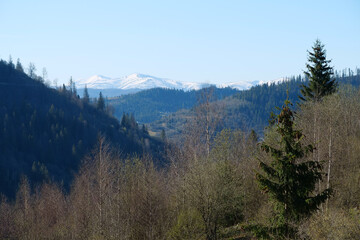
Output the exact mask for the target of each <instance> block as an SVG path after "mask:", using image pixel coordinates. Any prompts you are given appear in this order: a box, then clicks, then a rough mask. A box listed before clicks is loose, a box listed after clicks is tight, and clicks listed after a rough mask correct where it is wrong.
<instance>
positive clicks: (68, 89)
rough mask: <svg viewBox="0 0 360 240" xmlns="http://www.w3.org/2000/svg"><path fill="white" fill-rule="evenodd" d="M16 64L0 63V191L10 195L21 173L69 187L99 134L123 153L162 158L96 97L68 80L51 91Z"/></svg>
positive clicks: (157, 144)
mask: <svg viewBox="0 0 360 240" xmlns="http://www.w3.org/2000/svg"><path fill="white" fill-rule="evenodd" d="M19 66H21V63H20V61H18V63H17V64H16V66H14V64H12V63H11V62H5V61H0V149H1V154H0V192H1V193H3V194H5V195H6V196H8V197H10V198H14V197H15V192H16V188H17V186H18V183H19V180H20V177H21V175H26V176H28V178H29V179H30V180H31V183H32V184H37V183H41V182H42V181H44V180H46V181H52V182H63V183H64V187H65V188H66V189H69V186H70V183H71V181H72V178H73V175H74V173H75V172H77V171H78V167H79V165H80V161H81V159H82V158H83V157H84V156H85V155H86V154H87V153H88V152H89V151H90V150H91V149H92V148H93V146H94V145H95V144H96V139H97V136H98V135H99V134H102V135H104V136H106V138H107V139H108V141H109V142H111V143H112V144H113V145H114V146H115V147H117V148H118V149H119V151H121V152H122V154H124V155H127V154H137V155H140V156H141V155H142V154H150V155H154V156H156V158H157V159H159V162H160V161H162V155H161V151H162V149H163V143H162V142H161V141H160V140H159V139H154V138H151V137H150V136H149V134H148V133H147V132H145V131H142V129H141V128H140V127H139V126H138V125H137V124H132V125H129V126H127V127H126V128H124V126H122V125H121V124H120V123H119V121H118V120H117V119H115V118H114V117H112V116H111V114H110V113H109V108H107V107H106V104H105V99H104V98H103V97H102V96H101V95H100V97H99V98H98V99H97V101H90V99H89V98H86V97H85V98H82V99H80V98H79V96H78V94H77V90H76V87H75V84H74V82H73V81H72V80H70V81H69V85H68V86H65V85H63V86H61V87H59V88H57V89H52V88H49V87H47V86H46V85H45V84H44V82H43V81H42V80H39V77H38V76H36V75H35V73H33V75H32V77H33V78H31V77H30V75H26V74H25V73H24V71H23V70H21V69H22V68H20V67H19ZM19 69H20V70H19ZM28 74H29V73H28Z"/></svg>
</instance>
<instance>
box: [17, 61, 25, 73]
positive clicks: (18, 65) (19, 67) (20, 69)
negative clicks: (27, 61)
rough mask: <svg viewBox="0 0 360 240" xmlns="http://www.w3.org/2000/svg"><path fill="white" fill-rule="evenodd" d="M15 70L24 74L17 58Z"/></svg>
mask: <svg viewBox="0 0 360 240" xmlns="http://www.w3.org/2000/svg"><path fill="white" fill-rule="evenodd" d="M15 69H16V70H18V71H19V72H24V68H23V66H22V64H21V62H20V59H19V58H18V59H17V62H16V67H15Z"/></svg>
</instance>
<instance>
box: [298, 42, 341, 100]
mask: <svg viewBox="0 0 360 240" xmlns="http://www.w3.org/2000/svg"><path fill="white" fill-rule="evenodd" d="M312 49H313V52H308V54H309V56H308V61H309V63H307V64H306V68H307V69H308V71H305V72H304V73H305V76H306V77H307V78H308V79H309V85H308V86H306V85H304V84H303V85H302V86H301V94H302V96H299V97H300V99H301V100H303V101H314V102H318V101H319V100H320V99H321V98H323V97H324V96H326V95H329V94H332V93H334V92H335V91H336V88H337V83H336V81H335V80H336V79H335V78H332V75H333V68H332V67H331V66H330V65H329V63H330V62H331V60H326V50H325V49H324V45H323V44H322V43H321V42H320V40H318V39H317V40H316V42H315V43H314V46H313V47H312Z"/></svg>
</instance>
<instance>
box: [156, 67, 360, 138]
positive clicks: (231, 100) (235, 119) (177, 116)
mask: <svg viewBox="0 0 360 240" xmlns="http://www.w3.org/2000/svg"><path fill="white" fill-rule="evenodd" d="M335 78H336V79H337V82H338V84H339V86H340V87H342V86H344V85H352V86H354V87H356V88H358V87H359V86H360V70H359V69H356V71H355V73H354V72H353V71H351V70H349V69H347V70H344V71H342V72H335ZM302 84H305V85H307V84H308V80H307V79H305V78H303V77H301V76H296V77H290V78H288V79H287V80H286V81H283V82H280V83H272V84H262V85H257V86H254V87H252V88H251V89H249V90H243V91H239V92H237V93H235V94H234V95H232V96H229V97H227V98H225V99H222V100H218V101H216V102H214V103H213V104H214V105H221V106H222V107H221V115H222V118H221V120H222V121H221V124H220V126H219V130H220V129H222V128H229V129H242V130H245V131H249V129H254V130H255V131H256V132H257V133H258V134H259V135H262V134H263V130H264V128H265V127H266V126H267V125H268V120H269V116H270V113H271V112H275V113H276V111H277V110H276V106H282V104H283V102H284V100H285V99H286V98H287V97H289V100H290V101H291V102H292V103H294V105H295V106H294V107H295V108H296V104H297V103H298V102H299V98H298V96H299V95H300V86H301V85H302ZM194 114H195V113H194V111H193V109H185V110H184V109H182V110H179V111H177V112H176V113H172V114H168V115H166V116H163V117H162V118H161V119H160V120H157V121H155V122H153V123H151V124H150V125H149V129H150V130H151V131H153V132H155V133H157V134H160V133H161V131H162V130H165V132H166V135H167V136H168V137H169V138H173V139H177V138H178V137H179V135H180V134H181V133H182V130H183V128H184V126H186V123H187V122H188V119H189V118H191V116H193V115H194Z"/></svg>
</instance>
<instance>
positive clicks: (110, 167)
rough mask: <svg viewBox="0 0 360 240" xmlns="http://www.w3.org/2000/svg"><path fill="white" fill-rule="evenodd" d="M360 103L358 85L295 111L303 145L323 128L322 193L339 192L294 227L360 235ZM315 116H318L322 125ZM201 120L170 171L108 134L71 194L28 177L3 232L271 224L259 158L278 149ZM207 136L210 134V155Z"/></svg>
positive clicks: (188, 231) (219, 232)
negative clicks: (126, 153)
mask: <svg viewBox="0 0 360 240" xmlns="http://www.w3.org/2000/svg"><path fill="white" fill-rule="evenodd" d="M339 106H341V107H339ZM359 109H360V95H359V91H358V90H355V89H353V88H348V89H341V90H340V91H339V92H337V93H336V94H334V95H331V96H328V97H325V98H324V100H323V101H322V102H319V103H308V104H306V105H304V106H303V107H302V108H301V111H298V113H297V115H296V118H295V121H296V122H295V123H296V126H297V128H300V129H303V133H304V136H305V139H304V140H305V141H304V144H305V145H306V144H307V143H314V141H313V133H314V131H315V132H316V133H317V134H319V136H318V138H319V139H320V141H319V142H317V143H316V144H315V147H316V150H315V151H314V154H310V155H309V156H308V157H307V159H308V160H314V159H315V160H316V161H317V160H318V159H319V160H320V162H321V164H322V167H323V168H322V171H321V172H322V177H323V178H322V181H320V182H319V183H320V184H318V183H316V189H315V192H317V191H321V189H322V190H323V189H326V188H331V189H332V195H331V197H330V198H329V199H328V200H327V201H325V202H324V203H323V204H322V205H320V208H319V210H318V211H317V212H315V214H313V215H312V216H310V217H309V218H306V219H304V220H303V221H302V222H300V223H298V224H297V225H296V228H297V231H298V232H299V234H300V235H301V236H303V237H304V238H305V237H307V238H308V239H328V236H331V237H332V238H334V239H356V238H357V236H359V234H360V226H359V223H358V218H359V217H360V211H359V209H358V207H359V203H360V191H359V189H360V181H359V176H358V173H359V172H360V161H359V158H358V156H359V155H360V149H359V144H360V142H359V141H360V140H359V139H360V124H359V121H358V118H359V117H360V110H359ZM315 113H316V114H318V116H319V118H318V119H317V124H316V125H315V126H314V124H313V121H312V117H313V116H314V114H315ZM199 117H200V115H199V116H198V119H194V121H193V123H192V124H189V125H188V131H187V134H188V135H187V137H186V141H185V142H184V146H183V148H182V149H178V148H175V147H174V146H172V145H169V146H168V148H167V157H168V159H169V161H170V163H171V164H170V165H169V166H168V167H167V168H157V167H155V166H154V164H153V160H154V159H151V158H149V157H143V158H132V159H130V158H121V157H119V155H118V153H117V149H116V148H111V147H110V146H108V145H107V144H106V141H104V139H101V138H100V139H99V140H98V144H97V147H96V148H95V149H94V150H93V151H92V152H91V153H89V154H88V155H87V157H86V158H85V159H84V161H83V164H82V166H81V167H80V170H79V173H78V174H77V175H76V176H75V178H74V181H73V184H72V186H71V191H70V193H68V194H67V193H66V192H65V191H64V190H63V188H62V187H61V185H58V184H53V183H51V182H46V183H44V184H42V185H38V187H36V188H34V189H32V188H30V187H29V183H28V181H27V180H26V179H25V178H23V180H22V183H21V184H20V186H19V188H18V191H17V194H16V200H15V201H7V200H6V199H5V198H3V199H2V202H1V206H0V215H1V218H0V224H1V225H0V229H1V235H0V236H1V238H5V239H6V238H10V239H12V238H16V239H23V238H26V239H51V238H55V239H228V238H230V237H231V238H233V239H241V238H244V239H245V237H250V236H251V234H250V233H247V232H245V231H244V230H243V229H244V227H245V226H247V225H248V224H249V223H254V222H257V223H261V224H269V222H267V219H268V218H270V217H271V216H272V214H273V211H274V210H273V203H272V202H269V200H268V197H267V195H266V194H263V193H262V192H261V191H260V190H259V189H258V185H257V182H256V180H255V178H254V173H255V172H260V171H261V169H260V168H259V165H258V164H259V161H258V160H259V159H260V160H261V161H263V162H267V163H269V162H270V161H271V158H270V157H271V156H269V155H267V154H266V153H264V152H262V151H261V150H260V149H259V145H258V144H257V143H258V142H259V141H258V139H257V136H256V134H255V133H254V132H250V133H244V132H241V131H229V130H223V131H222V132H220V133H218V134H217V135H216V136H207V131H206V127H205V126H206V125H205V124H204V121H205V119H206V118H202V119H201V118H199ZM329 119H331V121H329ZM200 126H202V127H200ZM314 127H315V130H314ZM195 129H198V130H199V129H200V130H199V131H195ZM209 133H211V132H209ZM214 133H215V132H214ZM208 139H212V140H211V142H210V151H209V152H208V144H207V141H208ZM263 143H266V144H268V145H271V146H279V137H278V134H277V133H276V131H275V128H273V127H270V128H268V130H267V131H266V134H265V139H264V141H263ZM329 144H330V145H329ZM329 151H330V152H329ZM303 160H306V159H303ZM325 173H326V175H325Z"/></svg>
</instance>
